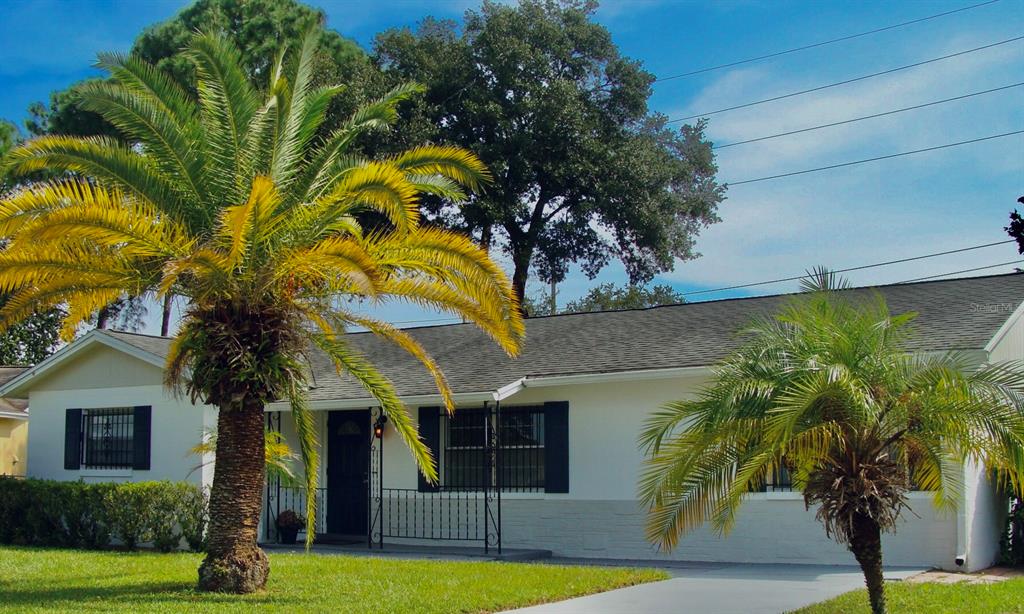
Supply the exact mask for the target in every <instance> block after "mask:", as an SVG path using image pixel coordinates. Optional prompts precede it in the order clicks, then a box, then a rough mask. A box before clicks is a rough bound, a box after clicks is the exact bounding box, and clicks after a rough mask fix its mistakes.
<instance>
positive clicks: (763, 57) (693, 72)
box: [655, 0, 999, 83]
mask: <svg viewBox="0 0 1024 614" xmlns="http://www.w3.org/2000/svg"><path fill="white" fill-rule="evenodd" d="M996 2H999V0H989V1H988V2H981V3H979V4H972V5H970V6H965V7H963V8H959V9H954V10H952V11H946V12H944V13H937V14H935V15H929V16H927V17H921V18H919V19H912V20H910V21H904V22H902V23H897V24H893V25H891V26H885V27H884V28H876V29H874V30H868V31H867V32H860V33H858V34H850V35H848V36H841V37H839V38H833V39H830V40H827V41H822V42H820V43H812V44H810V45H804V46H802V47H794V48H792V49H786V50H785V51H776V52H775V53H768V54H765V55H759V56H757V57H754V58H747V59H745V60H737V61H735V62H729V63H728V64H719V65H717V66H708V67H707V68H700V69H697V70H691V71H690V72H684V73H680V74H678V75H671V76H669V77H661V78H660V79H656V80H655V83H660V82H661V81H670V80H672V79H681V78H683V77H690V76H692V75H699V74H701V73H706V72H711V71H713V70H721V69H723V68H731V67H733V66H739V65H741V64H749V63H750V62H757V61H758V60H767V59H769V58H777V57H779V56H780V55H786V54H788V53H796V52H797V51H806V50H807V49H814V48H815V47H823V46H825V45H831V44H832V43H838V42H842V41H848V40H851V39H854V38H860V37H862V36H868V35H870V34H878V33H879V32H885V31H886V30H893V29H896V28H902V27H903V26H909V25H911V24H915V23H921V22H922V21H928V20H931V19H938V18H939V17H945V16H946V15H952V14H954V13H961V12H963V11H969V10H971V9H976V8H980V7H983V6H987V5H989V4H995V3H996Z"/></svg>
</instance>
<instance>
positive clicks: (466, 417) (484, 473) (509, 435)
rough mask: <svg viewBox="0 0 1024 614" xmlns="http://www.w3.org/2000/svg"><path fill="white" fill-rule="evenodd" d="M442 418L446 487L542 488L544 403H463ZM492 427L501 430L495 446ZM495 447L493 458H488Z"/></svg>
mask: <svg viewBox="0 0 1024 614" xmlns="http://www.w3.org/2000/svg"><path fill="white" fill-rule="evenodd" d="M441 421H442V428H441V437H442V439H441V446H442V450H443V454H442V459H441V486H442V488H445V489H449V490H479V489H484V488H500V489H501V490H503V491H534V490H543V489H544V407H543V406H535V407H534V406H524V407H502V408H501V409H500V410H499V411H487V410H483V409H460V410H457V411H456V412H455V413H454V414H453V415H451V416H447V415H442V416H441ZM488 421H490V422H488ZM495 425H497V430H496V433H495V432H493V431H494V427H495ZM491 433H493V434H496V435H497V437H495V438H494V440H495V441H493V444H492V445H493V450H490V449H489V446H488V445H487V443H488V442H487V439H486V438H487V436H488V434H491ZM491 451H493V452H494V458H493V459H488V454H489V453H490V452H491ZM489 461H490V462H489Z"/></svg>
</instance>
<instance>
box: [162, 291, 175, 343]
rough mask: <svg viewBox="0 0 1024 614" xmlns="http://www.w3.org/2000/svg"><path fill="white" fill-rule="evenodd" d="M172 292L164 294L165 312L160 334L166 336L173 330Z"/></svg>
mask: <svg viewBox="0 0 1024 614" xmlns="http://www.w3.org/2000/svg"><path fill="white" fill-rule="evenodd" d="M172 298H173V297H172V296H171V294H170V293H167V294H166V295H164V306H163V313H162V314H161V319H160V336H161V337H166V336H167V334H168V333H169V332H170V330H171V299H172Z"/></svg>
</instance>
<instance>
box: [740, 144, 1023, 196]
mask: <svg viewBox="0 0 1024 614" xmlns="http://www.w3.org/2000/svg"><path fill="white" fill-rule="evenodd" d="M1015 134H1024V130H1016V131H1014V132H1004V133H1002V134H993V135H992V136H983V137H981V138H977V139H971V140H969V141H960V142H958V143H947V144H945V145H936V146H935V147H925V148H924V149H915V150H912V151H901V152H900V153H894V154H889V155H887V156H877V157H874V158H865V159H864V160H854V161H853V162H843V163H841V164H830V165H828V166H819V167H818V168H808V169H805V170H802V171H793V172H791V173H781V174H779V175H769V176H768V177H758V178H756V179H744V180H743V181H732V182H728V183H727V184H728V186H729V187H732V186H736V185H743V184H744V183H757V182H759V181H768V180H769V179H779V178H781V177H792V176H794V175H805V174H807V173H816V172H818V171H827V170H831V169H834V168H842V167H844V166H854V165H856V164H864V163H867V162H877V161H878V160H888V159H890V158H899V157H901V156H909V155H912V154H919V153H924V152H926V151H935V150H937V149H948V148H950V147H958V146H960V145H968V144H970V143H980V142H981V141H991V140H992V139H1001V138H1003V137H1007V136H1013V135H1015Z"/></svg>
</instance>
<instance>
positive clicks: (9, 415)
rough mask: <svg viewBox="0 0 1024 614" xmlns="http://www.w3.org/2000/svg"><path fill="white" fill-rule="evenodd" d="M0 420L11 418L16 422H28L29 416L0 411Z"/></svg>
mask: <svg viewBox="0 0 1024 614" xmlns="http://www.w3.org/2000/svg"><path fill="white" fill-rule="evenodd" d="M0 418H11V419H14V420H28V414H23V413H21V412H18V413H11V412H8V411H0Z"/></svg>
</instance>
